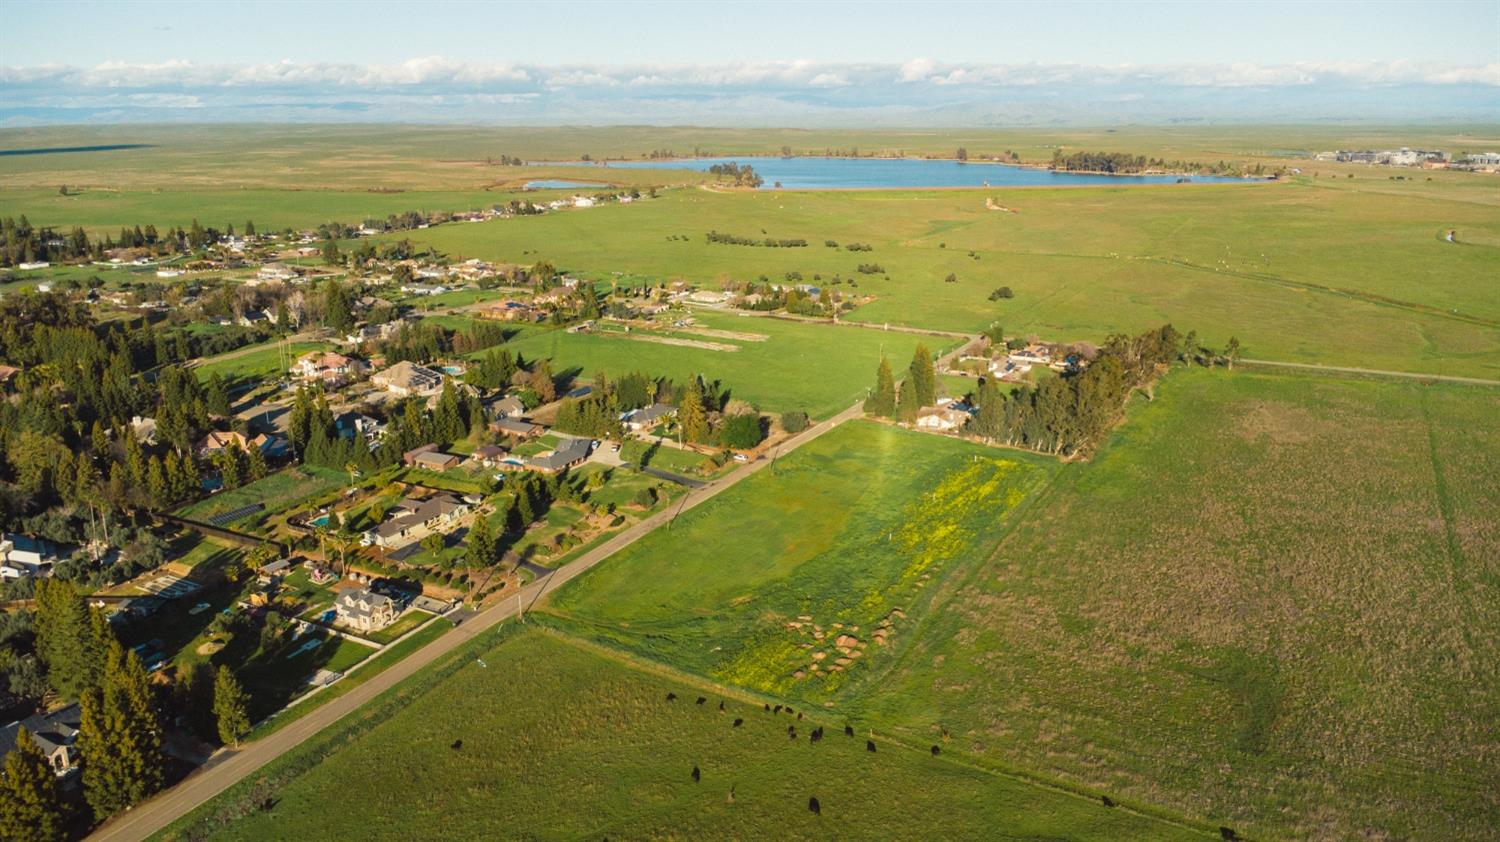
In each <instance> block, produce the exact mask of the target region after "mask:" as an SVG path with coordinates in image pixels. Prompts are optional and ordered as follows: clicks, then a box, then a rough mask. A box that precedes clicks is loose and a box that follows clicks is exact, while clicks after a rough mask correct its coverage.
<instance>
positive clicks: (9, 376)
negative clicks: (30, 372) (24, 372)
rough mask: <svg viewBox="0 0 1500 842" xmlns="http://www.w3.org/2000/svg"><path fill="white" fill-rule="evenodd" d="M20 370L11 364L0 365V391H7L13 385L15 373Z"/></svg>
mask: <svg viewBox="0 0 1500 842" xmlns="http://www.w3.org/2000/svg"><path fill="white" fill-rule="evenodd" d="M20 373H21V370H20V369H19V368H16V367H15V366H13V365H0V392H9V391H10V390H11V387H13V386H14V385H15V382H16V375H17V374H20Z"/></svg>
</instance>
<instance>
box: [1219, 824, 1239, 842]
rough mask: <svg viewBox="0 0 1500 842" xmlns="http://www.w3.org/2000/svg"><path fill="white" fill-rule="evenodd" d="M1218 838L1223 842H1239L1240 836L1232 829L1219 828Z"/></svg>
mask: <svg viewBox="0 0 1500 842" xmlns="http://www.w3.org/2000/svg"><path fill="white" fill-rule="evenodd" d="M1219 838H1220V839H1223V840H1224V842H1239V838H1240V835H1239V834H1238V833H1235V831H1234V828H1232V827H1223V826H1220V827H1219Z"/></svg>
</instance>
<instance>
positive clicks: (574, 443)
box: [530, 439, 593, 471]
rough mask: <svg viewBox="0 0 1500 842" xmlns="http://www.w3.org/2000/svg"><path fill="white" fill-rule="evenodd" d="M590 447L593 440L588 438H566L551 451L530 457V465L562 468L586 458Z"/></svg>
mask: <svg viewBox="0 0 1500 842" xmlns="http://www.w3.org/2000/svg"><path fill="white" fill-rule="evenodd" d="M592 447H593V442H591V441H589V440H588V439H567V440H565V441H563V442H562V443H561V444H559V445H558V446H557V448H556V449H555V450H553V451H552V452H551V453H546V454H543V455H541V456H533V457H531V460H530V463H531V465H532V467H536V468H542V469H544V470H548V471H558V470H562V469H563V468H566V467H568V466H569V465H571V464H573V463H574V462H581V461H583V460H584V459H587V458H588V457H589V450H590V448H592Z"/></svg>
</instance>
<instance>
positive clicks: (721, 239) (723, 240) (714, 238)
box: [704, 231, 807, 248]
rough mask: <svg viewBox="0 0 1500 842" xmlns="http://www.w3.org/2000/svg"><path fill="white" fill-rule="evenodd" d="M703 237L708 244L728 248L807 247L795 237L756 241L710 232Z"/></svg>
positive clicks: (805, 243) (801, 240)
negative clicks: (717, 244)
mask: <svg viewBox="0 0 1500 842" xmlns="http://www.w3.org/2000/svg"><path fill="white" fill-rule="evenodd" d="M704 237H705V239H707V241H708V242H710V243H719V244H721V245H730V246H764V247H766V248H806V247H807V240H804V239H802V238H801V237H795V238H788V237H783V238H776V237H764V238H761V239H756V238H755V237H738V236H735V235H734V234H724V233H721V232H719V231H710V232H708V233H707V234H705V235H704Z"/></svg>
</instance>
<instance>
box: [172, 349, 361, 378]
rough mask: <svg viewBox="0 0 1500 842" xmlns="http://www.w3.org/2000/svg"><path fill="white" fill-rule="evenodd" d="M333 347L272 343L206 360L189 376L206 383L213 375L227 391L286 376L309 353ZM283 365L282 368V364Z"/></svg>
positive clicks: (237, 350) (195, 367) (194, 368)
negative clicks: (215, 374)
mask: <svg viewBox="0 0 1500 842" xmlns="http://www.w3.org/2000/svg"><path fill="white" fill-rule="evenodd" d="M331 347H333V346H331V345H329V344H328V343H327V342H292V343H289V344H287V345H285V346H282V345H280V344H278V343H277V342H276V341H274V340H273V341H270V342H266V343H264V344H263V345H260V346H247V347H244V348H239V349H236V350H233V351H229V352H228V353H225V354H220V355H219V356H217V357H209V358H208V359H205V360H203V361H202V362H201V363H200V364H198V365H196V366H194V367H193V374H194V375H195V376H196V377H197V378H198V379H199V380H200V381H207V380H208V378H210V377H212V376H213V374H214V372H218V374H219V376H220V377H222V378H224V383H225V384H226V385H228V386H230V387H233V386H236V385H239V384H243V383H253V382H256V381H260V380H268V379H270V380H274V379H276V378H277V377H280V376H282V375H284V374H286V370H287V367H288V366H290V365H291V364H292V363H294V362H296V361H297V358H298V357H300V356H302V355H303V354H305V353H307V352H309V351H321V350H325V349H327V348H331ZM283 360H285V361H286V365H282V361H283Z"/></svg>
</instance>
